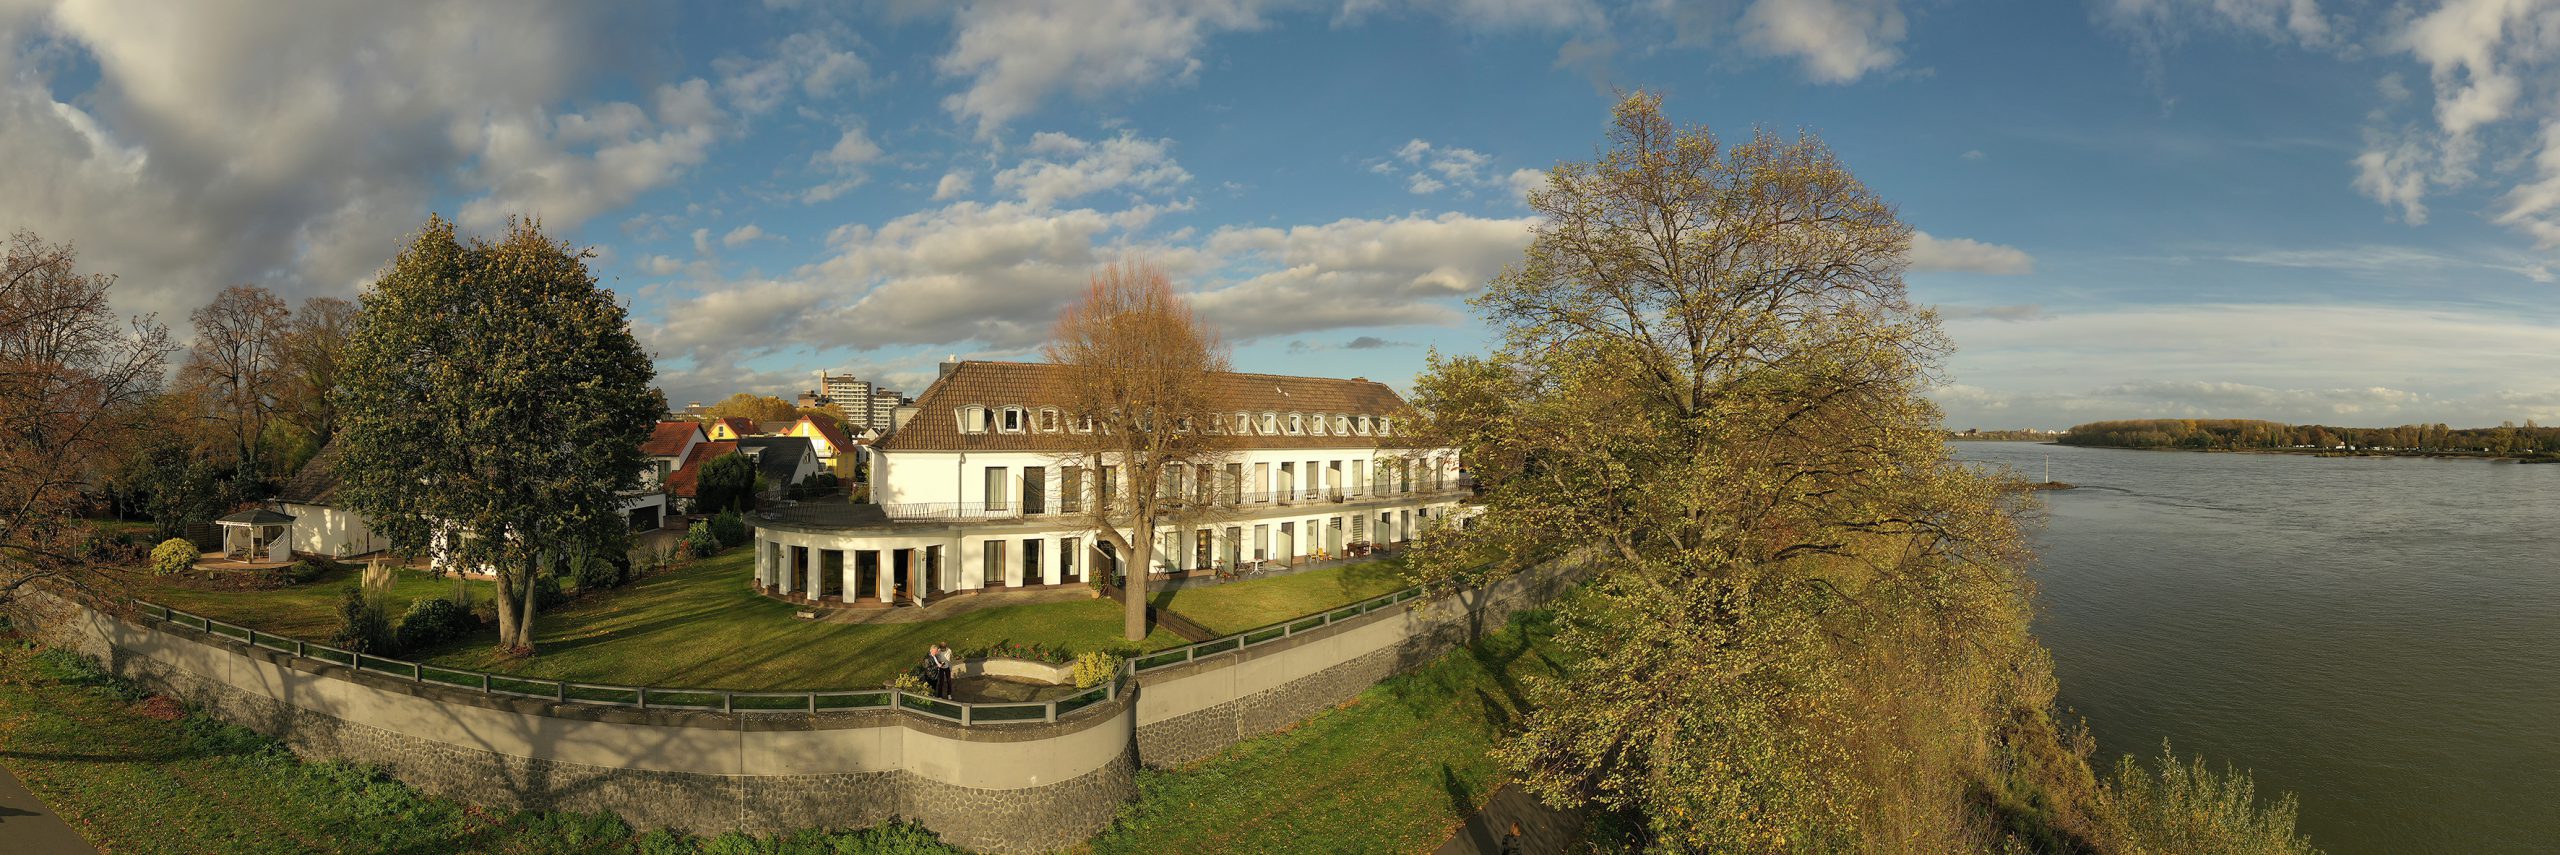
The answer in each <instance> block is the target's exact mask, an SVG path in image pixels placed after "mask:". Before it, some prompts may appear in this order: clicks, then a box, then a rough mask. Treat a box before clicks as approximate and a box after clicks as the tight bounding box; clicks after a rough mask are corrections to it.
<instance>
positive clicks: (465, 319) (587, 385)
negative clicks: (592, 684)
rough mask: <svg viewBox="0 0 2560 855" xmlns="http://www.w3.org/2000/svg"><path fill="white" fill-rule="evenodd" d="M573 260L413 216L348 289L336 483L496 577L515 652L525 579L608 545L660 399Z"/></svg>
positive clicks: (359, 503)
mask: <svg viewBox="0 0 2560 855" xmlns="http://www.w3.org/2000/svg"><path fill="white" fill-rule="evenodd" d="M586 258H587V255H586V254H585V253H583V252H580V251H577V250H573V249H571V248H570V247H569V246H567V245H566V244H562V243H558V242H555V241H553V240H551V239H550V238H548V237H546V236H544V235H543V233H542V231H541V227H540V225H539V224H538V223H535V222H522V223H514V224H511V225H510V227H509V228H508V230H507V233H506V235H505V236H504V237H503V238H501V239H499V240H497V241H496V242H490V241H487V240H484V239H478V238H474V239H471V240H468V241H465V240H462V239H460V238H458V237H457V236H456V235H455V233H454V228H453V225H452V224H451V223H448V222H446V221H445V220H443V219H442V218H440V217H439V218H431V219H429V220H428V221H427V224H426V227H425V228H424V229H423V230H421V231H420V232H419V234H418V236H417V238H416V239H415V240H414V241H412V242H411V243H410V244H409V246H408V247H407V248H406V249H405V250H403V251H402V252H401V253H400V255H399V257H398V258H396V259H394V260H393V261H392V263H391V266H390V267H389V268H388V269H386V270H385V271H384V272H383V275H382V278H381V279H380V280H379V281H378V282H376V283H375V285H374V287H373V288H372V290H370V291H368V292H366V293H365V295H364V310H363V311H364V323H362V324H361V325H359V327H358V329H357V330H356V332H355V334H354V335H353V336H352V337H351V338H350V339H349V341H348V344H347V348H346V353H345V355H344V359H345V362H344V365H343V366H342V368H341V371H342V374H341V386H340V389H339V392H340V398H339V401H338V407H337V408H338V414H337V420H338V442H339V443H340V444H342V445H343V446H344V447H345V452H344V455H345V459H344V460H343V461H341V463H340V466H341V469H342V470H343V481H342V487H341V495H342V496H344V497H345V500H346V502H347V504H348V505H349V506H350V507H351V508H353V509H354V510H356V511H357V512H359V513H362V514H365V515H366V516H368V517H370V518H371V519H372V520H373V523H374V526H375V530H376V531H378V532H380V533H381V534H383V535H384V536H386V537H387V538H389V539H390V540H391V541H392V542H393V543H394V544H395V545H396V546H398V547H399V548H402V549H407V550H424V549H433V550H438V551H439V552H440V554H441V555H442V557H443V558H444V559H445V560H446V562H447V563H448V564H454V565H459V566H466V567H485V568H489V569H492V570H494V571H495V572H496V573H497V574H498V585H497V589H498V597H497V602H498V615H499V618H498V636H499V639H498V640H499V644H500V646H502V647H505V648H507V649H510V650H515V651H521V652H527V653H529V652H531V650H532V647H533V638H534V635H533V617H534V601H535V598H534V597H533V596H532V595H531V591H532V585H533V581H534V579H535V578H536V576H537V575H538V574H539V573H541V572H542V571H543V568H545V567H547V566H549V565H550V564H551V563H552V561H550V560H547V559H554V558H557V557H559V556H564V555H568V554H573V553H575V552H577V551H580V550H582V549H588V548H592V547H593V545H595V544H598V543H605V542H610V540H611V534H612V533H614V532H618V531H620V529H621V528H622V527H623V526H624V522H623V517H622V512H621V505H620V502H621V494H622V493H623V492H625V491H627V490H630V489H632V488H634V487H636V486H637V485H638V483H639V478H640V473H641V470H642V468H643V464H644V463H645V462H646V460H645V458H643V457H642V456H641V454H640V443H641V441H642V440H644V439H645V438H647V436H648V433H649V428H650V424H651V422H652V421H653V420H654V419H655V418H656V416H657V415H658V414H659V412H660V411H661V408H662V407H663V405H664V402H663V401H662V400H660V399H659V398H658V396H657V395H655V394H653V393H652V392H651V391H650V388H649V381H650V378H651V375H652V373H653V372H652V369H651V366H650V361H649V356H648V354H647V353H646V352H644V351H642V350H641V348H640V344H639V342H638V341H636V340H634V339H633V338H632V336H631V327H630V322H629V320H628V318H627V317H626V316H625V314H624V310H623V308H622V306H621V305H620V304H618V303H616V302H615V301H614V298H613V295H612V294H611V293H610V292H607V291H605V290H604V289H602V288H599V287H597V285H596V280H595V277H594V276H593V275H592V274H590V273H589V272H588V271H587V267H586V261H585V260H586Z"/></svg>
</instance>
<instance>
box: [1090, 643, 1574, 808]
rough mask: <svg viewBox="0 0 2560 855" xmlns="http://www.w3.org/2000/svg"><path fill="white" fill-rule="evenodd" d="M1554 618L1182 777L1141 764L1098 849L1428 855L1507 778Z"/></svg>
mask: <svg viewBox="0 0 2560 855" xmlns="http://www.w3.org/2000/svg"><path fill="white" fill-rule="evenodd" d="M1553 636H1554V627H1553V624H1552V622H1551V620H1550V617H1549V613H1547V612H1544V611H1533V612H1525V613H1523V614H1521V615H1520V616H1519V617H1517V618H1515V619H1514V620H1513V621H1512V622H1511V625H1510V626H1508V627H1506V628H1504V629H1503V630H1502V631H1500V632H1498V633H1495V634H1493V635H1490V636H1487V637H1486V638H1485V639H1483V640H1481V641H1479V642H1478V643H1476V644H1474V645H1470V646H1468V647H1467V648H1464V649H1460V650H1458V651H1455V652H1452V653H1450V654H1449V655H1447V656H1443V657H1441V658H1439V659H1437V660H1434V661H1432V662H1431V663H1430V664H1427V665H1424V666H1423V667H1422V668H1420V669H1419V670H1416V671H1414V672H1413V673H1410V674H1406V675H1403V676H1400V677H1396V678H1393V679H1390V680H1387V681H1386V682H1383V683H1379V684H1378V685H1376V686H1373V687H1370V689H1369V690H1368V691H1366V692H1363V693H1361V695H1360V697H1359V699H1358V700H1357V701H1355V702H1353V703H1351V704H1349V705H1347V706H1344V707H1341V708H1337V709H1334V710H1330V711H1327V712H1325V713H1323V714H1321V715H1318V716H1316V717H1315V718H1312V719H1309V720H1307V721H1306V722H1305V723H1304V724H1300V725H1298V726H1297V727H1294V728H1290V729H1288V730H1286V731H1282V732H1280V733H1275V734H1271V735H1268V736H1263V737H1259V738H1256V739H1251V740H1247V741H1245V742H1242V743H1239V744H1237V745H1236V746H1234V747H1232V748H1229V749H1228V750H1227V751H1225V752H1223V753H1221V754H1219V755H1218V756H1216V757H1212V758H1210V759H1208V760H1204V761H1201V762H1200V763H1199V764H1196V765H1194V766H1192V767H1190V768H1187V769H1183V770H1180V771H1174V772H1142V773H1140V777H1139V784H1138V785H1139V797H1138V802H1137V803H1136V804H1134V805H1131V806H1129V807H1128V808H1126V809H1124V810H1123V811H1122V813H1121V816H1120V821H1119V823H1118V824H1117V825H1115V826H1113V827H1112V828H1111V829H1110V830H1109V831H1106V832H1104V833H1103V834H1102V835H1101V836H1099V837H1096V838H1094V839H1093V841H1092V843H1091V848H1092V850H1093V851H1094V852H1096V853H1123V852H1126V853H1149V852H1255V853H1290V852H1306V853H1319V852H1321V853H1332V852H1428V851H1430V850H1431V849H1432V848H1433V847H1436V846H1438V845H1440V843H1441V842H1442V841H1444V840H1447V839H1448V837H1449V835H1450V834H1452V833H1453V832H1455V830H1456V829H1457V827H1458V824H1459V823H1460V822H1462V821H1464V819H1465V818H1466V817H1467V816H1468V815H1469V814H1472V813H1474V812H1475V811H1476V810H1477V809H1478V808H1481V807H1482V806H1483V805H1484V802H1485V800H1486V799H1487V798H1490V797H1491V796H1492V793H1493V791H1494V789H1495V788H1497V787H1498V786H1500V785H1501V784H1502V782H1503V781H1505V780H1506V779H1507V778H1506V776H1505V773H1504V772H1503V771H1502V769H1501V767H1500V765H1499V764H1498V763H1497V762H1496V761H1495V760H1494V759H1493V758H1492V757H1490V756H1489V752H1490V751H1491V749H1492V748H1493V746H1494V744H1495V742H1496V740H1498V739H1499V738H1500V737H1501V736H1502V735H1503V734H1504V733H1505V732H1506V731H1507V729H1508V728H1509V727H1510V726H1511V723H1512V722H1515V721H1517V720H1518V719H1519V718H1520V716H1521V714H1522V713H1523V712H1524V711H1525V710H1526V709H1528V706H1527V702H1526V701H1525V699H1524V698H1525V693H1526V691H1527V687H1526V686H1525V685H1524V683H1525V682H1526V681H1527V679H1528V678H1529V677H1531V676H1533V675H1546V676H1553V675H1556V674H1559V673H1561V669H1562V667H1563V666H1562V664H1561V663H1560V662H1558V660H1557V658H1556V657H1557V656H1559V655H1560V653H1559V652H1558V651H1556V650H1555V649H1554V646H1553V644H1552V639H1553Z"/></svg>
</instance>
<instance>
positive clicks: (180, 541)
mask: <svg viewBox="0 0 2560 855" xmlns="http://www.w3.org/2000/svg"><path fill="white" fill-rule="evenodd" d="M200 554H202V553H200V552H198V551H197V550H196V545H195V544H193V543H189V542H188V541H187V539H186V538H183V537H172V538H169V539H168V540H163V541H160V545H159V546H154V547H152V548H151V572H153V573H158V574H160V575H162V576H174V575H177V574H179V573H184V572H187V569H188V568H191V567H194V566H196V556H198V555H200Z"/></svg>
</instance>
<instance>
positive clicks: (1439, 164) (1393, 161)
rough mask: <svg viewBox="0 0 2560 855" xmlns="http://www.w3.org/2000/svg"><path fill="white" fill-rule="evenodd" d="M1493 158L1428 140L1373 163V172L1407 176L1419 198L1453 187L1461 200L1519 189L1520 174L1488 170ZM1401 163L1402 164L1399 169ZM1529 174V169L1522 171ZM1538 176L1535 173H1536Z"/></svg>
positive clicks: (1407, 145)
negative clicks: (1480, 191) (1503, 189)
mask: <svg viewBox="0 0 2560 855" xmlns="http://www.w3.org/2000/svg"><path fill="white" fill-rule="evenodd" d="M1492 163H1493V156H1492V155H1488V154H1485V153H1483V152H1480V151H1476V150H1475V149H1471V148H1460V147H1458V146H1450V145H1435V144H1433V143H1431V142H1429V141H1427V140H1419V139H1417V140H1412V141H1409V142H1406V143H1405V144H1404V145H1402V146H1398V147H1397V148H1396V151H1395V153H1394V154H1393V155H1391V156H1389V157H1388V158H1387V159H1385V160H1380V161H1376V162H1373V163H1371V164H1370V165H1369V171H1371V172H1375V173H1378V174H1381V175H1394V174H1396V173H1397V172H1399V171H1401V172H1403V173H1404V179H1405V189H1406V190H1407V191H1410V192H1412V193H1413V194H1414V195H1417V196H1427V195H1430V194H1433V193H1438V192H1440V191H1442V190H1446V189H1449V188H1452V187H1455V188H1457V189H1458V195H1459V196H1461V197H1473V196H1474V195H1475V193H1476V191H1477V190H1478V189H1484V188H1499V187H1505V186H1508V187H1510V188H1514V190H1515V192H1518V191H1516V188H1517V187H1518V186H1519V181H1520V180H1521V179H1520V176H1519V174H1518V173H1513V174H1510V175H1494V174H1490V173H1488V172H1487V171H1486V170H1485V167H1487V166H1489V165H1491V164H1492ZM1398 164H1401V166H1399V165H1398ZM1522 171H1524V172H1525V171H1529V170H1522ZM1533 174H1535V173H1533Z"/></svg>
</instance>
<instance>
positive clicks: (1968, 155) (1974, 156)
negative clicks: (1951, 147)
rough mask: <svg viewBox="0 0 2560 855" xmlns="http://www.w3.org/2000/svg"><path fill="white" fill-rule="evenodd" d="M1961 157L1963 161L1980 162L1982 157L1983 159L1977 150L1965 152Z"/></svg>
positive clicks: (1980, 151)
mask: <svg viewBox="0 0 2560 855" xmlns="http://www.w3.org/2000/svg"><path fill="white" fill-rule="evenodd" d="M1963 156H1964V159H1966V160H1981V159H1982V157H1983V154H1982V150H1981V149H1978V148H1977V149H1970V150H1967V151H1966V152H1965V153H1964V155H1963Z"/></svg>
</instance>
